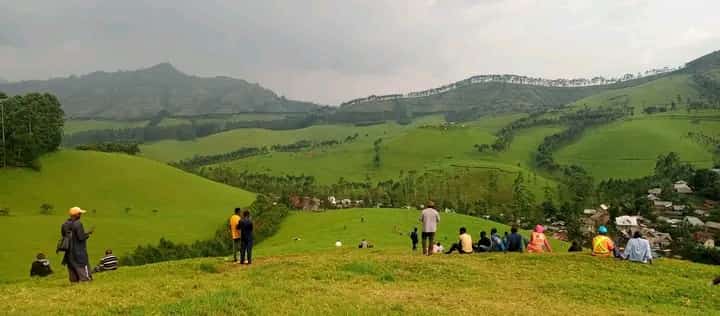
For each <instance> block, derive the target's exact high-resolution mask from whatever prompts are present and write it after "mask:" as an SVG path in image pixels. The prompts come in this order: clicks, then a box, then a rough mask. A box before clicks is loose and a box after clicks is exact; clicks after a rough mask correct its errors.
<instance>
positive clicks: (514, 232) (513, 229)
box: [510, 226, 517, 234]
mask: <svg viewBox="0 0 720 316" xmlns="http://www.w3.org/2000/svg"><path fill="white" fill-rule="evenodd" d="M510 232H511V233H513V234H516V233H517V227H515V226H513V227H512V228H510Z"/></svg>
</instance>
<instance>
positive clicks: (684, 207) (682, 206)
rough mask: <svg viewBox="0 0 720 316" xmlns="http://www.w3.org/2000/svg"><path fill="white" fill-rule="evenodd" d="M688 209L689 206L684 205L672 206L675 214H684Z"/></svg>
mask: <svg viewBox="0 0 720 316" xmlns="http://www.w3.org/2000/svg"><path fill="white" fill-rule="evenodd" d="M686 208H687V206H685V205H682V204H679V205H673V206H672V209H673V211H675V212H683V211H685V209H686Z"/></svg>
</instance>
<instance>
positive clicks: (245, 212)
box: [242, 210, 250, 218]
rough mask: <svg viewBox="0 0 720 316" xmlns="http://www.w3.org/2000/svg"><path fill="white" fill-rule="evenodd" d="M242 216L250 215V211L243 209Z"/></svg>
mask: <svg viewBox="0 0 720 316" xmlns="http://www.w3.org/2000/svg"><path fill="white" fill-rule="evenodd" d="M242 216H243V217H245V218H248V217H250V211H248V210H245V211H244V212H243V215H242Z"/></svg>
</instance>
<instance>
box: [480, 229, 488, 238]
mask: <svg viewBox="0 0 720 316" xmlns="http://www.w3.org/2000/svg"><path fill="white" fill-rule="evenodd" d="M485 236H487V233H486V232H485V231H484V230H483V231H481V232H480V238H485Z"/></svg>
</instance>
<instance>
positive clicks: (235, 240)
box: [229, 207, 242, 263]
mask: <svg viewBox="0 0 720 316" xmlns="http://www.w3.org/2000/svg"><path fill="white" fill-rule="evenodd" d="M241 211H242V210H240V208H238V207H236V208H235V214H233V215H232V216H230V223H229V226H230V237H231V238H232V247H233V261H234V262H235V263H240V261H238V252H240V229H238V224H240V219H241V218H240V213H241Z"/></svg>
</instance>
